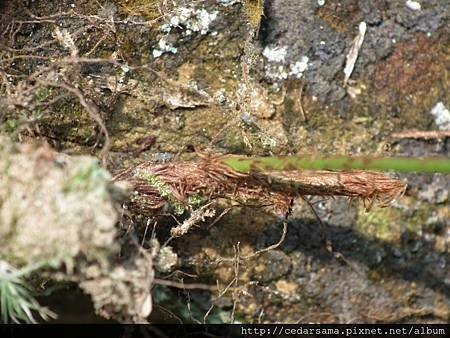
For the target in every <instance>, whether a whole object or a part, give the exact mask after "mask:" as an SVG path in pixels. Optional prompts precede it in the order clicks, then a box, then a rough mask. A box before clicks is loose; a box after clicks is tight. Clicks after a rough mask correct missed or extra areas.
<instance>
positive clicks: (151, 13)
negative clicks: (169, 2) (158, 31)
mask: <svg viewBox="0 0 450 338" xmlns="http://www.w3.org/2000/svg"><path fill="white" fill-rule="evenodd" d="M159 4H160V0H133V1H128V0H121V1H118V5H119V6H120V10H121V11H122V12H124V13H125V14H127V15H143V16H145V17H146V18H147V19H148V20H154V19H156V18H158V17H160V16H161V13H160V11H159Z"/></svg>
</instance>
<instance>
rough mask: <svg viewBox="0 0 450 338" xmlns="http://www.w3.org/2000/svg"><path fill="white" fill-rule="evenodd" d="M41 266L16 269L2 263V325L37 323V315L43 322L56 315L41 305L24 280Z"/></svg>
mask: <svg viewBox="0 0 450 338" xmlns="http://www.w3.org/2000/svg"><path fill="white" fill-rule="evenodd" d="M40 266H41V265H38V266H32V267H28V268H23V269H20V270H18V269H15V268H14V267H12V266H11V265H9V264H8V263H7V262H5V261H0V318H1V323H5V324H7V323H37V321H36V319H35V317H34V316H35V315H38V316H39V317H41V318H42V319H43V320H48V319H50V318H54V317H55V316H56V315H55V314H54V313H53V312H51V311H50V310H48V309H47V308H45V307H42V306H41V305H39V303H38V302H37V300H36V299H35V298H34V295H33V292H32V291H31V288H30V287H29V286H28V285H27V283H26V282H25V280H24V278H25V276H26V275H28V274H30V273H31V272H32V271H34V270H36V269H38V268H39V267H40Z"/></svg>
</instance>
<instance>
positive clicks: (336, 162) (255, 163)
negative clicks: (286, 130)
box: [222, 156, 450, 174]
mask: <svg viewBox="0 0 450 338" xmlns="http://www.w3.org/2000/svg"><path fill="white" fill-rule="evenodd" d="M222 162H223V163H224V164H226V165H228V166H229V167H231V168H232V169H234V170H236V171H239V172H242V173H249V172H251V171H285V170H375V171H396V172H403V173H409V172H419V173H444V174H450V160H449V159H446V158H424V159H414V158H406V157H380V158H375V157H373V158H372V157H347V156H335V157H319V156H272V157H251V158H249V157H240V156H230V157H226V158H224V159H223V160H222Z"/></svg>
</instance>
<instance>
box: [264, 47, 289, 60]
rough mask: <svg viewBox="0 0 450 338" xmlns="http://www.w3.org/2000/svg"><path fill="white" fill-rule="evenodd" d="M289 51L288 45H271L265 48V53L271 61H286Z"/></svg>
mask: <svg viewBox="0 0 450 338" xmlns="http://www.w3.org/2000/svg"><path fill="white" fill-rule="evenodd" d="M286 53H287V46H283V47H278V46H277V47H271V46H266V48H264V50H263V55H264V56H265V57H266V59H267V61H269V62H284V60H285V58H286Z"/></svg>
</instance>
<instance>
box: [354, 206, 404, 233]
mask: <svg viewBox="0 0 450 338" xmlns="http://www.w3.org/2000/svg"><path fill="white" fill-rule="evenodd" d="M400 217H401V214H400V212H399V211H397V210H395V209H393V208H374V209H372V210H371V211H369V212H366V211H365V210H364V208H360V212H359V215H358V222H357V227H358V228H359V229H360V230H361V231H362V232H363V233H365V234H367V235H371V236H374V237H377V238H379V239H382V240H386V241H396V240H397V239H398V238H399V236H400V232H401V228H400V223H399V220H400Z"/></svg>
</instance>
